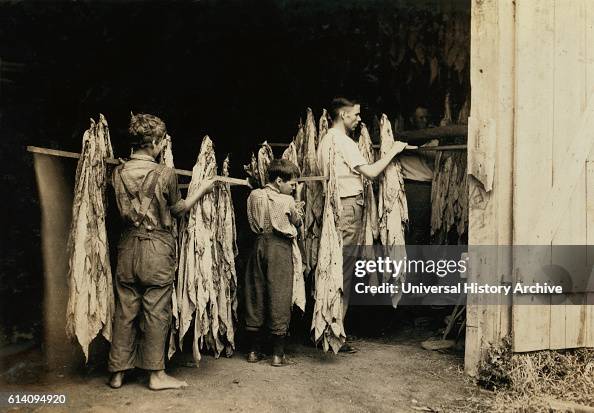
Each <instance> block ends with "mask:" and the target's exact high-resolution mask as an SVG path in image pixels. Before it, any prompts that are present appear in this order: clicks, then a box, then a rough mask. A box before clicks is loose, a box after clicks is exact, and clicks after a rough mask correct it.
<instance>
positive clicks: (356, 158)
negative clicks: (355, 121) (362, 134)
mask: <svg viewBox="0 0 594 413" xmlns="http://www.w3.org/2000/svg"><path fill="white" fill-rule="evenodd" d="M338 141H339V142H340V144H339V145H338V150H339V151H340V153H341V155H342V158H343V159H344V162H345V163H346V164H347V166H348V167H349V168H350V169H351V171H353V172H357V171H356V170H355V168H357V167H358V166H361V165H367V163H368V162H367V160H366V159H365V158H364V157H363V155H362V154H361V151H360V150H359V147H358V146H357V144H356V143H355V142H354V141H352V140H350V139H348V140H347V139H340V140H338Z"/></svg>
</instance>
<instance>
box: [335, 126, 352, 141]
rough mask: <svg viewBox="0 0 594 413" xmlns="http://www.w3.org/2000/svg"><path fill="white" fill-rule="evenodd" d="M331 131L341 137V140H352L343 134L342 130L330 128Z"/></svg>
mask: <svg viewBox="0 0 594 413" xmlns="http://www.w3.org/2000/svg"><path fill="white" fill-rule="evenodd" d="M330 130H333V131H334V135H336V136H338V137H340V138H347V139H350V140H352V139H351V137H350V136H349V135H347V134H346V133H345V132H343V131H342V130H341V129H338V128H330Z"/></svg>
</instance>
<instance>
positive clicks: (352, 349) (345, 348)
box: [338, 343, 359, 354]
mask: <svg viewBox="0 0 594 413" xmlns="http://www.w3.org/2000/svg"><path fill="white" fill-rule="evenodd" d="M358 351H359V350H357V349H356V348H355V347H353V346H351V345H350V344H348V343H344V344H343V345H342V347H341V348H340V350H338V352H339V353H348V354H355V353H357V352H358Z"/></svg>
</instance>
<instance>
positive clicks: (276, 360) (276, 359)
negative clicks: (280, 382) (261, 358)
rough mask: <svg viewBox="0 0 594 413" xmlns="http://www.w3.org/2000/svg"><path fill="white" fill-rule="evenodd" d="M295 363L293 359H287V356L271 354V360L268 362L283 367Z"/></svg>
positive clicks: (273, 365)
mask: <svg viewBox="0 0 594 413" xmlns="http://www.w3.org/2000/svg"><path fill="white" fill-rule="evenodd" d="M293 364H295V362H294V361H291V360H289V359H288V358H287V357H285V355H282V356H276V355H274V356H272V361H271V362H270V365H271V366H272V367H285V366H291V365H293Z"/></svg>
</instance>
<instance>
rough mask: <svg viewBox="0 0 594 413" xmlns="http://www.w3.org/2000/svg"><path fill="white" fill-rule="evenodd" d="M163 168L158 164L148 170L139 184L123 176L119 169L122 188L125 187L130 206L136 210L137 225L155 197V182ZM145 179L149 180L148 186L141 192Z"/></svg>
mask: <svg viewBox="0 0 594 413" xmlns="http://www.w3.org/2000/svg"><path fill="white" fill-rule="evenodd" d="M164 169H165V168H163V167H161V166H160V167H158V168H155V169H154V170H152V171H151V172H149V174H148V175H147V177H146V178H145V180H144V182H143V183H142V184H141V185H138V184H137V183H136V182H134V181H133V180H131V179H130V178H129V177H127V176H125V174H124V171H123V170H120V173H119V174H118V176H119V178H120V180H121V181H122V184H123V185H124V188H125V189H126V193H127V194H128V198H129V200H130V203H131V204H132V208H134V212H136V214H137V215H138V219H137V220H136V222H138V225H140V224H142V222H143V221H144V218H145V217H146V214H147V212H148V210H149V207H150V206H151V203H152V202H153V199H154V198H155V195H156V191H155V190H156V188H157V182H158V181H159V177H160V176H161V174H162V171H163V170H164ZM147 179H148V180H149V181H148V187H147V189H146V191H145V192H143V188H144V187H145V185H144V183H145V182H146V180H147Z"/></svg>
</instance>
